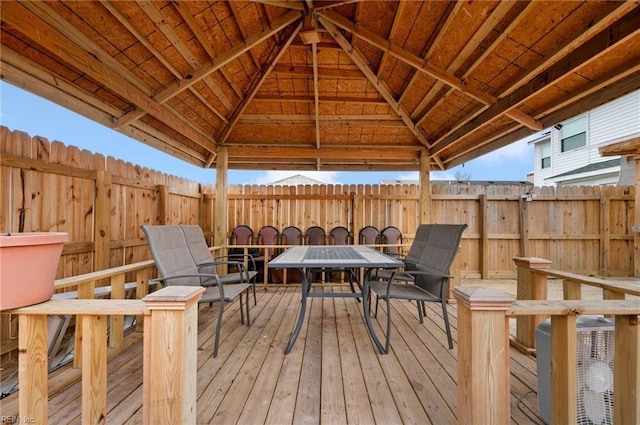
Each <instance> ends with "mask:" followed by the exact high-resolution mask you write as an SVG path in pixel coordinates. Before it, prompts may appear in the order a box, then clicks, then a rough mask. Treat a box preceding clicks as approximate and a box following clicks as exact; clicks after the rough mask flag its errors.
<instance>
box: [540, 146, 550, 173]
mask: <svg viewBox="0 0 640 425" xmlns="http://www.w3.org/2000/svg"><path fill="white" fill-rule="evenodd" d="M549 167H551V141H550V140H549V139H547V140H545V141H544V142H542V143H540V168H542V169H545V168H549Z"/></svg>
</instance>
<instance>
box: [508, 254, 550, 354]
mask: <svg viewBox="0 0 640 425" xmlns="http://www.w3.org/2000/svg"><path fill="white" fill-rule="evenodd" d="M513 261H514V262H515V263H516V266H517V269H518V273H517V299H518V300H546V299H547V286H548V285H547V275H546V274H542V273H536V271H535V270H533V269H534V268H538V269H548V268H551V265H552V264H553V263H552V262H551V261H549V260H545V259H544V258H536V257H517V258H514V259H513ZM544 320H546V316H544V315H537V316H518V317H517V318H516V341H514V345H515V346H516V347H517V348H518V349H520V350H523V351H534V350H535V347H536V326H538V324H539V323H540V322H543V321H544Z"/></svg>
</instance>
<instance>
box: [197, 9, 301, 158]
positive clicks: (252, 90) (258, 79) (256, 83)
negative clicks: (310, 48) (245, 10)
mask: <svg viewBox="0 0 640 425" xmlns="http://www.w3.org/2000/svg"><path fill="white" fill-rule="evenodd" d="M301 28H302V21H299V22H298V24H297V25H296V27H295V28H293V29H292V31H291V33H290V34H289V36H288V38H287V39H286V40H285V41H284V42H283V43H282V44H281V45H280V47H279V49H278V50H277V51H276V52H275V55H274V56H273V58H271V60H270V61H267V62H266V63H265V65H264V66H263V68H262V70H261V71H260V73H259V74H257V75H256V76H255V78H254V79H253V81H252V82H251V86H250V87H249V89H248V90H247V95H246V97H245V98H244V99H242V101H241V102H240V104H239V105H237V106H236V110H235V111H234V112H233V115H232V117H231V119H230V120H229V124H228V125H227V126H226V127H225V128H224V130H223V131H222V133H221V134H220V137H219V140H220V143H224V142H225V141H226V140H227V137H229V134H230V133H231V130H233V128H234V127H235V125H236V124H237V123H238V120H239V118H240V116H241V115H242V113H243V112H244V110H245V109H246V108H247V106H248V105H249V102H251V99H253V96H255V95H256V93H257V92H258V90H259V89H260V87H261V86H262V83H264V81H265V80H266V78H267V76H268V75H269V73H270V72H271V70H272V69H273V66H274V65H275V64H276V63H277V62H278V61H279V60H280V58H281V57H282V55H283V54H284V53H285V51H286V50H287V47H289V44H291V42H292V41H293V39H294V38H295V36H296V35H297V34H298V32H299V31H300V29H301ZM214 159H215V158H214V157H211V158H209V160H208V161H207V165H206V166H207V168H208V167H210V166H211V164H212V163H213V161H214Z"/></svg>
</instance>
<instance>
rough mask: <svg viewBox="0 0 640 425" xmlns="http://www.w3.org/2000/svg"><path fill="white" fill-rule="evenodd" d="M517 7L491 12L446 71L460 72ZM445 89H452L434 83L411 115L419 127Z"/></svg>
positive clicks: (506, 6)
mask: <svg viewBox="0 0 640 425" xmlns="http://www.w3.org/2000/svg"><path fill="white" fill-rule="evenodd" d="M461 4H463V3H462V2H456V5H461ZM515 5H517V2H502V3H500V4H498V6H497V7H496V8H495V9H493V11H492V12H491V15H490V16H489V18H487V19H486V20H485V21H484V22H483V24H482V26H481V27H480V28H479V29H478V31H476V33H475V34H474V36H473V38H472V39H471V40H470V41H469V42H467V44H466V45H465V47H464V48H463V49H462V50H461V51H460V52H459V53H458V55H457V56H456V57H455V59H454V60H453V61H452V62H451V64H450V65H449V66H448V67H447V70H446V71H447V72H449V73H452V74H454V73H456V72H457V71H458V70H459V68H460V67H461V66H462V65H463V64H464V61H465V60H466V59H467V58H468V57H469V55H470V53H471V52H473V51H474V50H476V49H477V48H478V47H479V46H480V43H481V42H482V41H483V40H484V39H485V37H486V36H487V35H488V34H489V33H490V32H491V31H492V30H493V29H494V27H495V25H496V24H497V23H498V22H500V21H501V20H502V19H503V18H504V17H505V16H506V15H507V13H509V11H511V9H512V8H513V7H514V6H515ZM456 10H457V9H456ZM453 16H454V15H450V19H449V21H448V22H452V20H453ZM434 46H435V44H434ZM430 56H431V51H429V53H427V56H426V57H427V58H429V57H430ZM467 75H468V73H465V75H463V77H462V78H463V80H464V79H465V77H466V76H467ZM410 86H411V85H410ZM444 87H447V88H449V89H451V87H450V86H446V85H445V84H444V83H443V82H442V81H440V80H437V81H436V82H435V83H434V85H433V87H432V88H431V89H430V90H429V91H428V92H427V93H426V94H425V96H424V97H423V99H422V101H420V103H419V104H418V106H417V107H416V109H415V111H414V113H413V114H412V115H411V117H412V118H413V119H415V120H416V123H417V124H418V125H420V124H421V123H422V121H424V119H425V118H426V117H427V115H428V113H429V110H424V108H425V107H426V106H427V105H428V104H429V103H431V102H432V101H433V99H434V98H435V97H436V96H438V93H440V90H441V89H443V88H444ZM407 91H409V90H407ZM444 99H446V95H444V96H439V99H438V100H437V102H436V103H435V105H433V106H432V107H431V108H430V109H433V108H434V107H435V106H436V105H438V104H441V103H442V102H444Z"/></svg>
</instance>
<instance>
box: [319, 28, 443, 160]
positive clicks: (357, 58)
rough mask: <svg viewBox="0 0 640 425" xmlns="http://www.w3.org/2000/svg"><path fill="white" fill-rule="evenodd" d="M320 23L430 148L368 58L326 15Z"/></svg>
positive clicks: (419, 138)
mask: <svg viewBox="0 0 640 425" xmlns="http://www.w3.org/2000/svg"><path fill="white" fill-rule="evenodd" d="M318 20H319V21H320V23H321V24H322V25H323V26H324V27H325V28H326V29H327V31H329V34H331V36H332V37H333V38H334V39H335V40H336V42H337V43H338V44H339V45H340V47H342V49H343V50H344V51H345V53H346V54H347V55H348V56H349V57H350V58H351V60H352V61H353V62H354V63H355V64H356V66H358V68H359V69H360V71H362V73H363V74H364V75H365V76H366V77H367V79H368V80H369V82H370V83H371V84H373V86H374V87H375V88H376V89H377V90H378V93H380V94H381V95H382V97H383V98H384V99H385V100H386V101H387V102H388V103H389V106H391V108H392V109H393V110H394V111H395V112H396V113H397V114H398V116H400V118H402V121H403V122H404V123H405V124H406V126H407V128H408V129H409V130H410V131H411V133H413V135H414V136H416V138H417V139H418V140H419V141H420V143H422V144H423V145H424V146H426V147H427V148H430V147H431V146H430V144H429V142H428V141H427V139H426V137H425V136H424V135H423V134H422V132H421V131H420V130H419V129H418V128H417V127H416V125H415V124H414V123H413V121H411V118H410V117H409V114H408V112H407V111H406V110H405V109H404V108H403V107H402V106H401V105H400V104H399V103H398V102H397V101H396V100H395V99H394V97H393V95H392V94H391V92H390V91H389V90H388V89H387V88H386V87H385V86H384V85H383V83H382V81H380V80H378V78H377V77H376V74H375V73H374V72H373V71H372V70H371V68H369V65H368V64H367V63H366V59H365V58H364V57H363V56H362V55H360V54H359V53H358V52H357V51H356V50H355V48H354V47H353V46H352V45H351V44H350V43H349V42H348V41H347V39H346V38H345V37H344V35H342V33H341V32H340V31H338V29H337V28H336V27H335V25H334V24H333V23H332V22H331V21H330V20H328V19H326V18H324V15H320V16H319V17H318Z"/></svg>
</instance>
